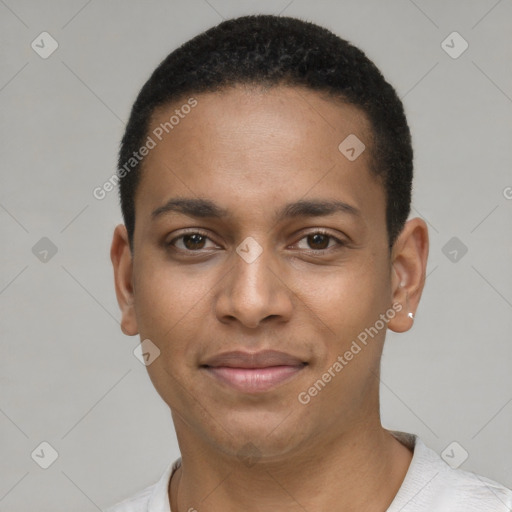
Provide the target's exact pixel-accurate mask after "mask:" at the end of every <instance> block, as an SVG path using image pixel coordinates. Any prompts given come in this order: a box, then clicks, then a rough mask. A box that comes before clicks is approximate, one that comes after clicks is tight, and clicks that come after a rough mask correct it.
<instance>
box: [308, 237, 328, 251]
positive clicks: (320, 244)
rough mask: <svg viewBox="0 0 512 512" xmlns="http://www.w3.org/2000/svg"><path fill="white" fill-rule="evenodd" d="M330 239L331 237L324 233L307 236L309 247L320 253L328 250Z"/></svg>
mask: <svg viewBox="0 0 512 512" xmlns="http://www.w3.org/2000/svg"><path fill="white" fill-rule="evenodd" d="M330 238H331V237H330V236H329V235H324V234H323V233H314V234H312V235H308V236H307V239H308V245H309V247H310V248H311V249H315V250H320V251H321V250H323V249H327V247H328V246H329V239H330Z"/></svg>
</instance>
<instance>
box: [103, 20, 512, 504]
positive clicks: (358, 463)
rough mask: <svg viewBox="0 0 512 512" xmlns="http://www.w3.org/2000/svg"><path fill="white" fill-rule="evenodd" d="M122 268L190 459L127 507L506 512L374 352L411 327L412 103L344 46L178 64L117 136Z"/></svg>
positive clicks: (248, 40)
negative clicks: (402, 425)
mask: <svg viewBox="0 0 512 512" xmlns="http://www.w3.org/2000/svg"><path fill="white" fill-rule="evenodd" d="M118 175H119V179H120V195H121V207H122V211H123V217H124V221H125V225H119V226H117V228H116V229H115V233H114V238H113V242H112V249H111V258H112V262H113V265H114V273H115V285H116V294H117V298H118V302H119V305H120V308H121V311H122V321H121V327H122V330H123V332H124V333H125V334H127V335H131V336H133V335H137V334H138V335H140V338H141V340H142V343H143V346H144V348H143V351H144V352H145V354H146V358H147V363H148V364H147V369H148V373H149V376H150V378H151V380H152V382H153V384H154V386H155V388H156V390H157V391H158V393H159V394H160V395H161V397H162V398H163V400H164V401H165V402H166V403H167V404H168V405H169V407H170V409H171V413H172V417H173V421H174V425H175V429H176V434H177V439H178V443H179V446H180V451H181V458H180V459H179V460H178V461H175V462H174V463H173V464H170V465H169V467H168V469H167V471H166V472H165V473H164V475H162V478H161V479H160V481H159V482H158V483H156V484H155V485H153V486H150V487H149V488H146V489H144V490H143V491H141V492H140V493H138V494H137V495H136V496H134V497H132V498H129V499H127V500H125V501H123V502H121V503H120V504H118V505H117V506H115V507H113V508H112V509H111V510H113V511H116V512H122V511H123V512H127V511H133V512H135V511H143V510H144V511H150V512H156V511H169V510H172V512H185V511H189V512H191V511H199V512H201V511H203V510H204V511H208V512H220V511H222V512H231V511H235V510H237V511H240V510H243V511H256V510H257V511H271V510H272V511H276V510H278V511H280V512H281V511H305V510H306V511H311V512H313V511H315V512H318V511H327V510H329V511H343V512H347V511H365V512H382V511H386V510H388V511H392V512H398V511H400V510H401V511H404V512H408V511H425V512H426V511H429V512H432V511H450V512H454V511H464V512H469V511H475V512H476V511H483V510H485V511H503V512H505V511H508V510H509V509H510V507H512V492H511V491H509V490H507V489H506V488H504V487H503V486H501V485H500V484H497V483H495V482H493V481H491V480H488V479H485V478H483V477H478V476H476V475H473V474H470V473H466V472H463V471H460V470H452V469H451V468H450V467H449V466H448V465H447V464H446V463H445V462H444V461H442V459H441V458H440V457H439V456H438V455H437V454H436V453H435V452H433V451H431V450H430V449H428V448H427V447H426V446H425V445H424V444H423V443H422V442H421V440H420V439H418V438H417V437H416V436H414V435H412V434H405V433H400V432H390V431H388V430H386V429H384V428H383V427H382V425H381V422H380V415H379V373H380V358H381V354H382V348H383V344H384V339H385V335H386V330H387V329H388V328H389V329H391V330H393V331H395V332H404V331H407V330H408V329H410V328H411V326H412V323H413V320H414V313H415V311H416V309H417V307H418V303H419V300H420V297H421V293H422V290H423V286H424V283H425V270H426V266H427V256H428V231H427V226H426V224H425V222H424V221H423V220H421V219H419V218H414V219H410V220H408V221H407V218H408V215H409V212H410V201H411V184H412V149H411V141H410V133H409V128H408V125H407V121H406V119H405V115H404V112H403V107H402V104H401V102H400V100H399V99H398V97H397V95H396V93H395V91H394V89H393V88H392V87H391V86H390V85H389V84H388V83H387V82H386V81H385V80H384V78H383V77H382V75H381V74H380V72H379V71H378V70H377V68H376V67H375V65H374V64H373V63H372V62H371V61H369V60H368V59H367V58H366V56H365V55H364V54H363V53H362V52H361V51H360V50H358V49H356V48H355V47H353V46H352V45H350V44H349V43H348V42H346V41H344V40H341V39H340V38H338V37H337V36H335V35H334V34H332V33H331V32H329V31H327V30H326V29H323V28H321V27H318V26H316V25H313V24H310V23H306V22H303V21H299V20H296V19H292V18H285V17H274V16H249V17H243V18H238V19H234V20H228V21H226V22H223V23H221V24H220V25H218V26H217V27H214V28H212V29H210V30H209V31H207V32H205V33H203V34H201V35H199V36H197V37H196V38H194V39H192V40H191V41H189V42H187V43H186V44H185V45H183V46H182V47H181V48H178V49H177V50H176V51H174V52H173V53H171V54H170V55H169V56H168V57H167V58H166V59H165V60H164V61H163V62H162V63H161V64H160V66H159V67H158V68H157V69H156V70H155V72H154V73H153V75H152V76H151V78H150V79H149V80H148V82H147V83H146V84H145V85H144V87H143V88H142V90H141V92H140V94H139V96H138V98H137V100H136V102H135V104H134V106H133V109H132V113H131V117H130V120H129V123H128V125H127V128H126V132H125V135H124V137H123V141H122V146H121V151H120V157H119V171H118Z"/></svg>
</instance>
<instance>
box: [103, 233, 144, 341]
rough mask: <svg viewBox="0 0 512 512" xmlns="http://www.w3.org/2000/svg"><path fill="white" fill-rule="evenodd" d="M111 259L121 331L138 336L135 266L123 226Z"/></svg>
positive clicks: (113, 241)
mask: <svg viewBox="0 0 512 512" xmlns="http://www.w3.org/2000/svg"><path fill="white" fill-rule="evenodd" d="M110 259H111V260H112V265H113V266H114V282H115V287H116V296H117V303H118V304H119V308H120V309H121V315H122V318H121V330H122V331H123V332H124V334H127V335H128V336H135V335H136V334H138V332H139V331H138V327H137V319H136V316H135V308H134V306H133V304H134V290H133V274H132V273H133V264H132V254H131V250H130V243H129V241H128V233H127V231H126V227H125V226H124V225H123V224H119V225H118V226H116V229H115V230H114V236H113V238H112V246H111V248H110Z"/></svg>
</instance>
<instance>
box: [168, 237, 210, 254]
mask: <svg viewBox="0 0 512 512" xmlns="http://www.w3.org/2000/svg"><path fill="white" fill-rule="evenodd" d="M208 243H210V244H211V245H210V246H208V245H207V244H208ZM168 245H170V246H174V247H176V248H177V249H178V250H180V251H182V252H199V251H200V250H201V249H212V248H214V247H216V246H215V244H214V243H213V242H212V241H211V240H210V238H209V237H207V236H206V235H203V234H202V233H195V232H194V233H186V234H184V235H181V236H178V237H176V238H174V239H173V240H171V241H170V242H169V243H168Z"/></svg>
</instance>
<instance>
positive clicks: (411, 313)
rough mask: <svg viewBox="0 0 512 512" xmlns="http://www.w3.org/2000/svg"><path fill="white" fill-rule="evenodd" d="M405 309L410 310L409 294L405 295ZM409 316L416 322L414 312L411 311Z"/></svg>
mask: <svg viewBox="0 0 512 512" xmlns="http://www.w3.org/2000/svg"><path fill="white" fill-rule="evenodd" d="M405 308H406V309H407V310H409V294H408V293H407V292H406V294H405ZM407 316H408V317H409V318H410V319H411V320H414V313H413V312H412V311H409V313H407Z"/></svg>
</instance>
